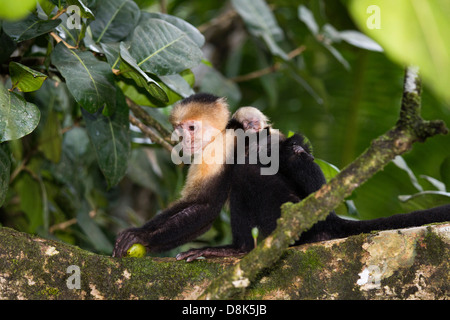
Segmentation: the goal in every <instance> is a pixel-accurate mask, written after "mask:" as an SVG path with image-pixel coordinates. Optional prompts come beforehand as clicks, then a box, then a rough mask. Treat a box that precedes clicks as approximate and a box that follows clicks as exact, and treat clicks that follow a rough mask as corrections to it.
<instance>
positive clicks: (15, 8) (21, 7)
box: [0, 0, 36, 20]
mask: <svg viewBox="0 0 450 320" xmlns="http://www.w3.org/2000/svg"><path fill="white" fill-rule="evenodd" d="M35 6H36V0H20V1H11V0H0V19H10V20H15V19H21V18H23V17H25V16H26V15H28V14H29V13H30V10H32V9H33V8H34V7H35Z"/></svg>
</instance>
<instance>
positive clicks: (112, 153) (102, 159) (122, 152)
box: [82, 90, 131, 187]
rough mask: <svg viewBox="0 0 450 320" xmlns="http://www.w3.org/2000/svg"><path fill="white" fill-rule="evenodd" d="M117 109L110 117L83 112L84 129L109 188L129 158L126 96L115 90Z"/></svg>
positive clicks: (118, 178)
mask: <svg viewBox="0 0 450 320" xmlns="http://www.w3.org/2000/svg"><path fill="white" fill-rule="evenodd" d="M117 101H118V104H117V110H116V112H115V113H114V114H113V115H112V116H105V115H103V114H102V113H101V112H100V111H99V112H97V113H95V114H90V113H88V112H86V111H84V110H83V109H82V113H83V118H84V119H85V121H86V128H87V132H88V135H89V138H90V140H91V143H92V145H93V146H94V150H95V153H96V155H97V160H98V164H99V166H100V169H101V170H102V172H103V175H104V176H105V178H106V181H107V182H108V186H109V187H112V186H114V185H116V184H117V183H119V182H120V180H121V179H122V178H123V176H124V175H125V173H126V171H127V167H128V158H129V155H130V150H131V149H130V148H131V147H130V128H129V126H130V125H129V120H128V114H129V110H128V106H127V104H126V102H125V97H124V96H123V94H122V92H121V91H120V90H117Z"/></svg>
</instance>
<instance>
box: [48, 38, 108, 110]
mask: <svg viewBox="0 0 450 320" xmlns="http://www.w3.org/2000/svg"><path fill="white" fill-rule="evenodd" d="M51 57H52V62H53V64H54V65H55V66H56V67H57V68H58V70H59V71H60V72H61V74H62V75H63V77H64V78H65V79H66V84H67V87H68V89H69V91H70V93H71V94H72V95H73V97H74V98H75V100H76V101H77V102H78V103H79V104H80V105H81V106H82V107H83V108H84V109H86V110H87V111H89V112H91V113H94V112H96V111H97V110H98V109H99V108H100V107H102V106H103V105H104V104H105V103H106V104H107V106H108V107H110V108H111V109H112V110H114V108H115V105H116V100H115V97H116V94H115V91H116V87H115V85H114V76H113V73H112V71H111V68H110V67H109V65H108V63H106V62H103V61H99V60H97V59H96V58H95V57H94V55H93V54H92V53H91V52H82V51H79V50H71V49H68V48H67V47H66V46H64V44H63V43H59V44H58V45H57V46H56V47H55V49H54V50H53V53H52V56H51Z"/></svg>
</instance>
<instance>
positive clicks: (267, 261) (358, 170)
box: [200, 67, 448, 299]
mask: <svg viewBox="0 0 450 320" xmlns="http://www.w3.org/2000/svg"><path fill="white" fill-rule="evenodd" d="M420 92H421V87H420V79H419V77H418V75H417V70H416V69H414V68H411V67H409V68H407V70H406V75H405V82H404V94H403V99H402V105H401V112H400V119H399V121H398V122H397V124H396V126H395V127H394V128H392V129H391V130H389V131H388V132H387V133H385V134H384V135H382V136H380V137H379V138H377V139H375V140H374V141H372V143H371V145H370V147H369V148H368V149H367V150H366V151H364V152H363V153H362V154H361V155H360V156H359V157H358V158H357V159H356V160H355V161H353V162H352V163H351V164H350V165H348V166H347V167H346V168H345V169H343V170H342V171H341V172H340V173H339V174H338V175H337V176H335V177H334V178H333V179H332V180H331V181H330V182H329V183H328V184H326V185H324V186H323V187H322V188H321V189H320V190H318V191H317V192H315V193H313V194H311V195H309V196H308V197H307V198H306V199H304V200H303V201H301V202H300V203H296V204H293V203H286V204H284V205H283V206H282V208H281V209H282V210H281V218H280V219H279V220H278V222H277V228H276V230H275V231H274V232H273V233H272V234H271V235H270V236H269V237H267V238H266V239H265V240H264V241H262V242H261V243H260V244H259V245H258V247H257V248H255V249H254V250H253V251H251V252H250V253H249V254H248V255H246V256H245V257H244V258H243V259H242V260H241V261H240V262H238V263H237V264H236V265H233V266H232V267H229V268H228V269H227V270H226V271H225V272H224V273H223V274H222V275H221V276H220V277H219V278H217V279H215V280H214V281H212V283H211V284H210V286H209V287H208V288H207V289H206V290H205V291H204V293H203V294H202V295H201V296H200V298H201V299H225V298H228V297H230V296H231V295H232V294H234V293H236V292H237V291H239V290H242V286H243V287H247V286H248V285H249V284H250V283H251V282H252V281H253V280H254V279H255V278H256V276H257V274H258V273H259V271H260V270H261V269H262V268H265V267H269V266H270V265H272V264H273V263H274V262H276V261H277V260H278V259H279V258H280V256H281V255H282V253H283V252H284V251H285V249H286V248H288V246H289V245H290V244H292V243H294V241H295V240H296V239H297V238H298V237H299V236H300V235H301V233H302V232H304V231H306V230H308V229H310V228H311V227H312V226H313V225H314V224H315V223H316V222H318V221H320V220H325V218H326V217H327V215H328V213H329V212H330V211H331V210H333V209H334V208H336V207H337V206H338V205H339V204H340V203H341V202H342V200H344V199H345V198H346V197H348V196H350V195H351V194H352V192H353V191H354V190H355V189H356V188H357V187H359V186H360V185H361V184H363V183H364V182H365V181H367V180H368V179H369V178H370V177H372V176H373V175H374V174H375V173H376V172H378V171H379V170H381V169H383V168H384V166H386V165H387V164H388V163H389V162H390V161H391V160H392V159H394V158H395V157H396V156H397V155H400V154H403V153H405V152H407V151H409V150H410V149H411V148H412V144H413V143H414V142H416V141H421V142H423V141H425V139H426V138H428V137H431V136H433V135H436V134H446V133H448V129H447V128H446V126H445V123H444V122H443V121H440V120H436V121H425V120H423V119H422V118H421V116H420V109H421V106H420ZM300 212H301V214H299V213H300ZM236 284H240V286H236Z"/></svg>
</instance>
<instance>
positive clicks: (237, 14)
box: [0, 0, 450, 255]
mask: <svg viewBox="0 0 450 320" xmlns="http://www.w3.org/2000/svg"><path fill="white" fill-rule="evenodd" d="M91 2H95V1H91ZM135 2H136V3H137V4H138V5H139V7H140V8H141V9H142V10H145V11H150V12H165V13H168V14H171V15H174V16H176V17H179V18H181V19H184V20H186V21H188V22H189V23H191V24H192V25H194V26H196V27H197V28H198V29H199V30H200V31H201V32H202V33H203V35H204V36H205V38H206V44H205V46H204V47H203V52H204V56H205V59H204V63H202V64H201V65H199V66H198V67H196V68H194V69H193V70H192V71H193V74H194V75H195V85H194V90H195V91H196V92H199V91H203V92H210V93H213V94H216V95H223V96H226V97H227V98H228V101H229V103H230V105H231V108H232V111H234V110H236V109H237V108H238V107H239V106H246V105H251V106H255V107H258V108H259V109H260V110H262V111H263V112H264V113H265V114H266V115H267V116H268V117H269V118H270V119H271V121H272V123H273V126H274V127H275V128H278V129H280V130H281V131H283V132H285V133H288V132H289V131H296V132H301V133H303V134H305V135H306V136H307V137H308V138H309V140H310V141H311V143H312V144H313V147H314V154H315V157H316V158H319V159H322V160H325V161H327V162H328V163H331V164H333V165H334V166H336V167H337V168H340V169H342V168H343V167H345V166H346V165H347V164H349V163H350V162H351V161H352V160H353V159H355V157H357V156H358V155H359V154H360V153H361V152H362V151H364V150H365V149H366V148H367V147H368V146H369V145H370V142H371V140H373V139H374V138H376V137H377V136H379V135H381V134H383V133H384V132H386V131H387V130H389V129H390V128H391V127H393V126H394V125H395V122H396V120H397V119H398V114H399V110H400V103H401V97H402V89H403V76H404V66H405V65H406V64H407V63H415V64H418V65H419V66H420V67H421V71H423V72H424V77H425V81H424V86H423V95H422V105H423V107H422V116H423V118H425V119H430V120H431V119H442V120H444V121H445V122H446V123H447V125H450V103H449V101H450V99H448V94H447V93H446V90H445V88H446V87H448V85H449V83H448V82H446V78H445V77H446V76H448V75H449V74H450V70H449V69H448V63H449V61H450V57H449V56H448V54H449V50H448V48H449V44H448V42H449V40H448V39H446V38H445V37H444V34H445V33H446V32H448V30H450V29H449V25H448V24H449V23H448V22H446V21H445V19H444V20H440V19H433V21H434V22H433V23H429V24H426V23H424V22H423V21H418V20H417V17H416V16H414V15H413V14H412V13H410V12H409V11H408V10H403V11H402V10H400V9H398V10H397V12H391V8H389V7H384V6H389V5H390V4H389V2H385V1H378V2H379V6H380V8H381V19H382V20H381V31H379V33H378V34H377V33H376V32H377V30H369V29H367V27H364V21H366V20H367V18H368V17H369V16H370V14H368V13H367V12H366V11H365V8H367V6H368V2H367V3H366V2H365V1H353V2H352V1H324V0H314V1H307V0H304V1H294V0H278V1H274V0H273V1H267V2H266V3H267V5H268V7H267V8H269V12H271V13H272V15H273V16H270V15H269V18H270V17H273V18H274V21H271V20H270V19H265V21H263V22H261V21H259V22H258V23H259V25H258V23H256V22H255V24H256V26H253V25H252V23H251V21H249V20H248V19H249V17H246V16H245V8H244V4H243V1H237V0H236V1H186V0H162V1H156V0H136V1H135ZM372 2H374V1H372ZM400 2H402V3H403V4H404V5H405V6H406V8H408V5H409V4H408V2H405V1H399V3H400ZM258 3H262V4H265V3H264V2H263V1H258ZM374 3H377V1H375V2H374ZM436 8H437V10H438V12H439V13H436V11H433V10H436ZM448 9H449V7H448V5H447V4H445V1H436V3H433V4H431V9H430V10H431V18H430V19H432V18H433V14H434V15H435V16H436V15H439V14H445V13H446V12H447V13H448ZM441 11H442V12H441ZM388 14H394V15H395V14H397V15H398V17H397V20H394V21H400V22H402V23H403V24H406V26H407V25H408V24H413V25H419V26H421V27H419V28H418V29H417V30H418V31H417V32H418V34H422V35H424V34H425V35H426V34H427V32H426V31H427V27H430V29H432V31H431V32H433V30H434V29H436V30H437V31H436V34H437V36H436V37H433V38H432V40H431V41H430V40H429V39H428V37H424V36H422V37H420V36H418V37H417V38H414V37H410V36H408V37H405V38H404V39H403V38H402V39H403V40H405V41H406V42H407V44H408V46H406V45H405V50H408V52H410V51H411V50H413V51H414V48H418V49H417V50H416V51H417V52H419V51H420V50H419V49H420V48H423V47H425V49H427V50H426V53H425V54H424V55H422V56H420V57H415V56H410V55H403V54H402V52H401V50H400V53H398V52H397V51H398V50H397V48H396V44H399V43H401V41H399V40H398V39H397V40H396V38H392V37H394V36H398V35H397V34H396V33H395V32H392V31H391V30H390V26H389V25H388V23H389V21H391V20H390V18H389V19H388V17H387V15H388ZM253 17H254V16H253ZM262 17H264V15H262ZM246 19H247V20H246ZM250 19H252V16H250ZM398 19H400V20H398ZM425 22H426V21H425ZM270 23H274V24H272V25H270ZM400 24H401V23H400ZM261 25H262V26H263V27H264V26H266V27H267V26H269V27H270V29H264V28H261ZM269 27H267V28H269ZM401 27H402V26H400V25H397V26H395V30H398V29H399V28H401ZM403 27H404V26H403ZM421 28H422V29H421ZM261 29H262V30H263V31H261ZM349 30H350V31H352V32H354V31H358V32H362V33H366V34H367V35H370V36H371V37H372V39H374V40H376V41H377V42H378V43H379V44H380V45H381V46H382V47H383V49H384V51H380V47H379V46H378V45H377V44H376V43H373V42H372V41H371V40H370V39H367V38H365V37H364V36H363V37H361V35H362V33H352V32H350V33H349V32H347V31H349ZM411 30H413V28H412V29H411ZM342 31H344V32H342ZM413 35H414V33H413ZM391 36H392V37H391ZM390 37H391V38H390ZM400 37H401V34H400ZM383 38H386V39H387V40H389V41H386V42H384V41H383ZM388 38H389V39H388ZM2 41H6V40H4V39H3V40H2ZM34 46H36V47H43V46H45V43H40V42H39V41H37V42H36V43H35V44H34ZM440 52H441V53H442V52H443V53H442V55H441V56H442V57H444V60H443V62H441V64H439V62H436V63H434V64H433V66H431V67H430V66H428V64H427V63H423V61H424V60H425V61H426V62H429V60H431V59H432V58H430V57H433V56H435V54H433V53H440ZM289 53H291V56H290V58H289V57H288V56H289ZM427 53H428V55H427ZM0 56H1V55H0ZM433 68H434V69H433ZM440 73H443V74H445V75H443V76H442V77H443V78H440V77H441V75H440ZM435 74H437V75H435ZM435 80H437V81H435ZM47 82H49V81H47ZM47 82H46V83H47ZM436 82H437V84H436ZM46 83H44V86H43V88H42V89H41V90H39V91H37V92H35V93H33V94H30V95H28V97H27V100H28V101H32V102H34V103H35V104H36V105H38V107H39V108H40V109H41V110H42V112H44V110H47V109H46V108H47V105H48V103H49V101H50V100H49V99H54V100H51V101H53V102H54V103H55V104H54V106H55V107H54V108H55V109H54V110H56V111H57V112H58V113H59V116H60V119H61V127H62V128H65V127H70V126H72V127H73V126H74V123H75V124H76V125H75V129H73V128H72V129H73V130H69V131H67V132H65V133H64V138H63V140H62V141H61V143H62V146H63V149H62V150H63V151H62V158H61V160H60V162H59V163H57V164H51V163H49V162H48V161H46V160H45V159H44V158H43V157H41V156H39V153H37V152H29V151H30V150H33V147H32V146H33V144H34V143H37V142H36V141H40V140H39V139H40V138H39V137H42V132H45V130H46V129H45V122H44V121H41V124H40V126H39V127H38V130H37V131H36V132H35V133H33V134H32V135H31V136H29V137H28V138H26V139H23V140H21V141H20V142H19V141H15V142H12V143H11V145H10V148H11V149H12V150H13V154H14V155H15V157H16V158H17V159H21V158H24V157H25V156H26V157H28V159H27V166H28V167H29V168H35V169H36V170H35V171H37V172H40V173H41V174H42V183H41V184H39V183H36V182H35V181H34V180H35V179H32V178H30V176H28V175H26V174H23V173H21V174H20V175H19V176H18V177H15V179H14V181H13V183H12V186H11V187H10V190H9V192H8V196H7V197H6V201H5V203H4V205H3V207H2V208H0V223H1V224H2V225H4V226H10V227H14V228H16V229H19V230H22V231H26V232H33V233H38V234H41V235H44V236H47V237H50V238H56V239H61V240H64V241H67V242H69V243H74V244H77V245H80V246H81V247H83V248H86V249H89V250H93V251H97V252H102V253H106V254H109V253H110V250H111V248H112V244H113V243H114V238H115V235H116V233H117V232H118V231H119V230H121V229H123V228H126V227H130V226H133V225H136V226H139V225H141V224H142V223H143V222H145V221H146V220H148V219H150V218H151V217H152V216H154V215H155V214H157V212H158V211H160V210H161V209H164V208H165V207H167V206H168V205H169V204H170V203H171V202H172V201H174V200H175V199H176V198H177V197H178V196H179V191H180V189H181V187H182V185H183V181H184V177H185V173H186V169H187V168H183V167H175V166H174V165H173V164H172V163H171V161H170V155H169V153H168V152H167V151H166V150H164V149H162V148H160V147H159V146H155V145H149V144H146V143H142V140H138V138H141V136H140V135H139V133H133V134H134V135H135V139H134V143H133V150H132V153H131V159H130V162H129V167H128V173H127V175H126V177H125V178H124V179H123V180H122V181H121V182H120V184H119V185H118V186H115V187H113V188H111V189H108V188H107V186H106V183H105V181H104V178H103V177H102V175H101V172H100V170H99V168H98V166H97V165H96V163H95V157H94V156H93V154H92V147H91V146H90V145H89V142H88V138H87V136H86V133H85V132H84V131H83V130H82V127H83V123H82V122H81V123H77V122H76V121H77V120H75V121H72V120H70V119H77V115H78V117H79V110H78V109H77V106H76V103H75V102H74V101H73V98H71V97H70V95H68V93H67V89H65V88H64V86H60V87H59V88H58V89H50V86H49V85H48V84H46ZM442 84H444V86H443V85H442ZM46 86H48V87H47V89H46ZM442 87H444V89H442ZM52 90H56V91H57V92H53V91H52ZM449 91H450V90H449ZM169 111H170V106H169V107H167V108H160V109H154V108H148V112H149V113H150V114H152V115H153V116H155V118H160V119H164V120H163V122H166V120H165V119H166V116H167V114H168V113H169ZM46 117H47V115H45V112H44V119H45V118H46ZM65 121H66V122H65ZM65 123H66V124H65ZM78 126H80V128H78ZM33 135H35V136H33ZM74 150H75V151H74ZM41 151H42V150H41ZM73 153H76V155H75V156H74V155H73ZM77 156H79V157H77ZM403 159H404V160H405V163H406V164H407V167H406V166H405V165H404V164H403V166H402V165H400V164H399V165H395V164H393V163H391V164H389V165H388V166H387V167H386V168H385V169H384V170H383V171H381V172H379V173H377V174H376V175H375V176H374V177H373V178H371V179H370V180H369V181H368V182H367V183H366V184H364V185H363V186H361V187H360V188H358V189H357V190H356V192H355V193H354V194H353V195H352V197H351V200H353V203H354V205H355V207H356V210H357V211H356V212H353V211H352V214H351V215H352V217H353V218H357V219H372V218H376V217H382V216H389V215H392V214H395V213H401V212H408V211H411V210H414V209H420V208H427V207H431V206H434V205H439V204H443V203H450V197H449V193H448V192H449V191H450V136H437V137H433V138H431V139H429V140H428V141H426V143H417V144H415V145H414V147H413V150H412V151H411V152H409V153H408V154H405V155H404V157H403ZM18 166H20V162H19V161H18V162H17V163H15V164H14V166H13V170H14V169H17V167H18ZM408 170H409V171H408ZM69 172H70V173H71V174H70V175H69ZM415 179H416V180H417V182H418V184H419V186H417V184H416V185H414V183H413V182H414V181H415ZM42 185H44V186H45V188H42ZM430 190H431V191H433V192H431V194H430V192H423V191H430ZM421 192H422V193H421ZM44 193H45V195H44ZM414 194H418V195H417V196H416V197H414V198H413V199H412V200H409V201H406V202H405V201H400V199H399V196H402V195H414ZM80 198H86V199H88V201H87V203H88V204H89V206H87V207H85V208H83V209H84V210H82V211H84V212H85V213H84V214H80V210H79V208H78V207H77V204H76V203H77V202H78V201H79V199H80ZM45 204H46V205H47V212H48V214H47V215H43V213H42V210H38V209H36V208H39V207H42V206H43V205H45ZM88 212H90V215H88V214H87V213H88ZM339 213H341V214H347V212H346V210H344V209H343V208H340V210H339ZM92 221H94V223H92ZM228 222H229V217H228V214H227V212H226V210H224V212H223V214H222V215H221V219H219V220H218V221H217V222H216V223H215V225H214V228H213V229H211V230H210V231H208V232H207V233H206V234H205V235H204V236H202V237H201V238H200V239H199V241H197V242H196V243H195V244H188V245H185V246H183V247H181V248H178V249H176V250H174V251H172V252H168V253H165V254H167V255H172V254H174V253H175V252H178V251H180V250H184V249H186V248H187V247H191V246H193V245H196V246H200V245H205V244H208V245H209V244H214V245H215V244H224V243H229V241H230V239H231V238H230V229H229V224H228ZM45 224H47V227H44V225H45Z"/></svg>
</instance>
